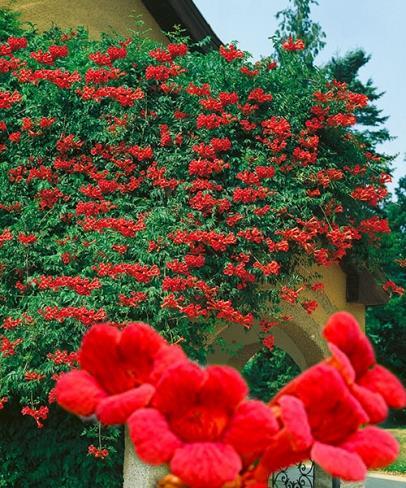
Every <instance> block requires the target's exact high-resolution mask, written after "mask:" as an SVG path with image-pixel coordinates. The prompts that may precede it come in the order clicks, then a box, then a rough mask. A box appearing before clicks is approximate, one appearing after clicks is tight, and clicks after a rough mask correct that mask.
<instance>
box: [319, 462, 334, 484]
mask: <svg viewBox="0 0 406 488" xmlns="http://www.w3.org/2000/svg"><path fill="white" fill-rule="evenodd" d="M332 486H333V480H332V478H331V476H330V475H329V474H328V473H326V472H325V471H323V470H322V469H321V468H320V466H317V464H316V465H315V466H314V488H332Z"/></svg>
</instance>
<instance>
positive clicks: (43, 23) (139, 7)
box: [0, 0, 166, 42]
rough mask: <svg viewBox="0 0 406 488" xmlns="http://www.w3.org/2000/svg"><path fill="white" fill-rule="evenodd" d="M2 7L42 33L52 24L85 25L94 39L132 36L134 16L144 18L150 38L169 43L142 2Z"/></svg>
mask: <svg viewBox="0 0 406 488" xmlns="http://www.w3.org/2000/svg"><path fill="white" fill-rule="evenodd" d="M0 7H9V8H11V9H13V10H17V11H19V12H21V18H22V20H23V21H27V22H32V23H33V24H35V25H37V27H38V28H39V29H40V30H45V29H47V28H49V27H51V26H52V24H56V25H59V26H61V27H63V28H68V27H76V26H77V25H84V26H85V27H87V29H88V30H89V33H90V36H91V37H93V38H96V37H98V36H99V35H100V33H101V32H112V31H116V32H118V33H119V34H122V35H130V30H131V29H134V22H135V19H134V17H136V16H137V15H141V16H142V19H143V21H144V23H145V25H144V28H145V29H150V30H149V32H148V37H150V38H152V39H156V40H159V41H164V42H165V40H166V38H165V36H164V35H163V34H162V33H161V30H160V27H159V26H158V24H157V23H156V22H155V20H154V19H153V17H152V16H151V14H150V13H149V12H148V10H147V9H146V8H145V6H144V4H143V3H142V2H141V0H14V1H10V0H0Z"/></svg>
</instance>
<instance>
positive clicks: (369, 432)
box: [340, 427, 399, 469]
mask: <svg viewBox="0 0 406 488" xmlns="http://www.w3.org/2000/svg"><path fill="white" fill-rule="evenodd" d="M340 447H341V448H343V449H346V450H348V451H351V452H355V453H357V454H358V455H359V456H360V457H361V458H362V460H363V461H364V463H365V464H366V466H367V467H368V468H371V469H375V468H383V467H385V466H388V464H391V463H392V462H393V461H394V460H395V459H396V458H397V456H398V454H399V443H398V442H397V440H396V439H395V438H394V437H393V436H392V435H391V434H389V432H386V431H385V430H383V429H378V427H366V428H365V429H363V430H360V431H358V432H356V433H355V434H354V435H352V436H351V437H350V438H349V439H348V440H347V441H346V442H345V443H344V444H342V445H341V446H340Z"/></svg>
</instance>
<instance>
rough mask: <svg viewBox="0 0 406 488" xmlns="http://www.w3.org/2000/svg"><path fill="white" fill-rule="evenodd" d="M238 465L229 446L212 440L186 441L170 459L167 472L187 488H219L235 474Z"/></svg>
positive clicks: (238, 461)
mask: <svg viewBox="0 0 406 488" xmlns="http://www.w3.org/2000/svg"><path fill="white" fill-rule="evenodd" d="M241 467H242V466H241V460H240V457H239V456H238V454H237V453H236V452H235V450H234V449H233V448H232V447H231V446H229V445H227V444H220V443H214V442H213V443H211V442H201V443H195V444H187V445H186V446H184V447H181V448H180V449H177V451H176V452H175V455H174V456H173V458H172V461H171V472H172V473H173V474H175V475H176V476H179V478H180V479H181V480H182V481H183V482H184V483H185V484H186V485H188V486H190V487H191V488H221V487H222V486H223V485H224V483H226V482H227V481H233V480H234V479H235V478H236V477H237V476H238V473H239V472H240V470H241Z"/></svg>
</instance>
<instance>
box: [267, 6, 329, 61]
mask: <svg viewBox="0 0 406 488" xmlns="http://www.w3.org/2000/svg"><path fill="white" fill-rule="evenodd" d="M312 5H318V2H317V0H289V6H288V8H286V9H284V10H281V11H280V12H278V13H277V14H276V18H277V19H278V20H279V28H278V30H277V31H276V32H275V37H276V38H278V39H280V40H285V39H287V38H288V37H289V36H292V37H295V38H298V39H302V40H303V41H304V43H305V59H306V62H308V63H313V61H314V59H315V57H316V56H317V54H318V53H319V52H320V51H321V50H322V49H323V47H324V46H325V44H326V42H325V40H324V39H325V38H326V34H325V33H324V31H323V29H322V27H321V25H320V24H319V23H317V22H314V21H313V20H312V18H311V16H310V14H311V6H312Z"/></svg>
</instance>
